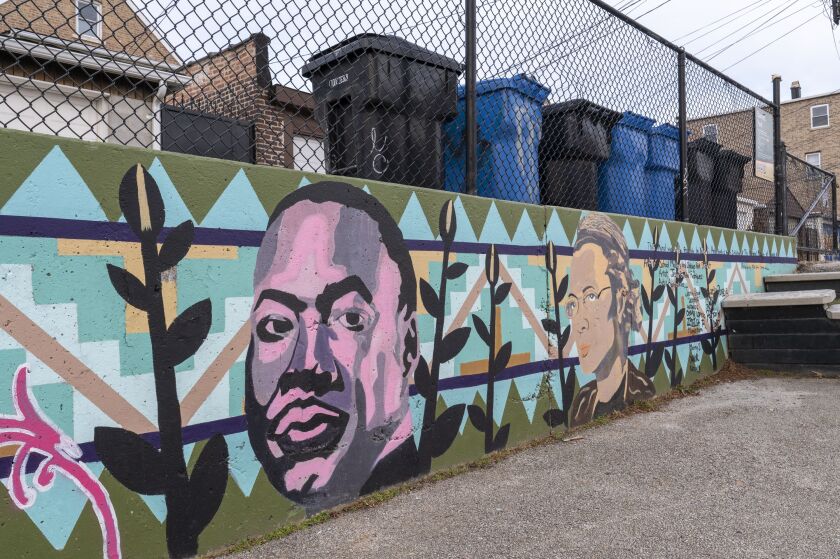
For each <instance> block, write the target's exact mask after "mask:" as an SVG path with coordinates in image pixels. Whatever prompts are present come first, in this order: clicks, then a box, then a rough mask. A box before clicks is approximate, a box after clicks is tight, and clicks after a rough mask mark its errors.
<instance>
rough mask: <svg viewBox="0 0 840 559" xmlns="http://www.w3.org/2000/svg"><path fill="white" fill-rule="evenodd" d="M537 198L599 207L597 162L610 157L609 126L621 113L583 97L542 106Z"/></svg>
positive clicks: (551, 202)
mask: <svg viewBox="0 0 840 559" xmlns="http://www.w3.org/2000/svg"><path fill="white" fill-rule="evenodd" d="M542 112H543V137H542V141H541V142H540V155H539V160H540V162H539V164H540V201H541V202H542V203H543V204H551V205H555V206H565V207H567V208H579V209H583V210H597V209H598V166H599V165H600V164H601V163H603V162H604V161H606V160H607V159H609V157H610V142H611V133H612V128H613V126H614V125H615V123H616V122H618V121H619V120H620V119H621V116H622V115H621V113H618V112H616V111H612V110H610V109H607V108H606V107H602V106H600V105H596V104H595V103H593V102H591V101H588V100H586V99H573V100H571V101H565V102H563V103H555V104H553V105H547V106H545V107H543V110H542Z"/></svg>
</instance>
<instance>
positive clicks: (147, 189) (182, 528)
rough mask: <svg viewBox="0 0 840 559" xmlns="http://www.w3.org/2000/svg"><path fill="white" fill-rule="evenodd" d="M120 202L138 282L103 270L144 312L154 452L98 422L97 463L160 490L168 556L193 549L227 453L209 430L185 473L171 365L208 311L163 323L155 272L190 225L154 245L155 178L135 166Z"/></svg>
mask: <svg viewBox="0 0 840 559" xmlns="http://www.w3.org/2000/svg"><path fill="white" fill-rule="evenodd" d="M120 207H121V209H122V211H123V215H124V216H125V219H126V221H127V222H128V224H129V225H130V226H131V228H132V230H133V231H134V233H135V234H136V235H137V237H138V238H139V240H140V251H141V255H142V259H143V269H144V280H145V281H143V282H141V281H140V280H139V279H138V278H137V277H135V276H134V275H132V274H131V273H129V272H128V271H126V270H124V269H122V268H118V267H116V266H112V265H109V266H108V275H109V276H110V278H111V283H112V285H113V286H114V289H115V290H116V291H117V293H119V295H120V296H121V297H122V298H123V299H125V301H126V302H127V303H128V304H130V305H132V306H133V307H135V308H137V309H139V310H141V311H144V312H145V313H146V316H147V323H148V327H149V336H150V338H151V346H152V362H153V368H154V380H155V396H156V399H157V410H158V429H159V431H160V450H158V449H156V448H155V447H154V446H152V445H151V444H149V443H148V442H147V441H146V440H145V439H143V438H142V437H140V435H139V434H137V433H132V432H130V431H127V430H124V429H119V428H110V427H97V428H96V430H95V433H94V442H95V445H96V451H97V454H98V455H99V457H100V459H101V460H102V462H103V464H104V465H105V467H106V468H107V469H108V471H110V472H111V474H113V475H114V477H115V478H116V479H117V480H118V481H119V482H120V483H122V484H123V485H125V486H126V487H127V488H129V489H130V490H132V491H135V492H137V493H141V494H144V495H164V496H165V499H166V511H167V512H166V540H167V546H168V550H169V555H170V556H171V557H191V556H193V555H195V554H196V553H197V551H198V535H199V534H200V533H201V531H202V530H203V529H204V528H205V527H206V526H207V524H208V523H209V522H210V520H212V518H213V516H214V515H215V514H216V511H217V510H218V508H219V505H220V504H221V500H222V497H223V496H224V492H225V488H226V485H227V475H228V470H227V460H228V453H227V444H226V443H225V440H224V438H223V437H222V436H221V435H219V434H217V435H214V436H213V437H212V438H210V440H209V441H208V442H207V444H206V445H205V447H204V449H203V450H202V452H201V454H200V455H199V457H198V460H197V462H196V465H195V468H194V469H193V472H192V476H190V475H189V474H188V472H187V465H186V461H185V460H184V450H183V438H182V432H181V406H180V403H179V401H178V392H177V388H176V382H175V380H176V379H175V367H176V366H177V365H178V364H179V363H181V362H183V361H184V360H186V359H188V358H189V357H192V356H193V355H195V353H196V352H197V351H198V349H199V347H200V346H201V344H202V343H203V342H204V340H205V339H206V338H207V333H208V332H209V330H210V321H211V316H212V309H211V305H210V300H209V299H205V300H203V301H200V302H198V303H196V304H195V305H193V306H191V307H189V308H188V309H186V310H185V311H184V312H182V313H181V314H180V315H179V316H178V317H176V318H175V320H173V321H172V324H170V325H167V321H166V315H165V310H164V309H165V307H164V300H163V286H162V278H161V276H162V273H163V272H164V271H165V270H168V269H170V268H173V267H174V266H176V265H177V264H178V262H180V261H181V260H182V259H183V258H184V257H185V256H186V254H187V252H188V251H189V248H190V246H191V245H192V240H193V232H194V230H193V224H192V222H191V221H186V222H184V223H182V224H181V225H179V226H178V227H176V228H175V229H173V230H172V231H171V232H170V233H169V235H168V236H167V238H166V239H165V241H164V242H163V244H162V246H161V248H160V250H159V249H158V236H159V234H160V232H161V230H162V228H163V223H164V218H165V209H164V206H163V200H162V198H161V195H160V191H159V190H158V187H157V184H156V183H155V181H154V179H153V178H152V177H151V176H150V175H149V174H148V172H147V171H146V170H145V169H143V167H141V166H140V165H138V166H137V167H136V168H134V169H131V170H130V171H129V172H128V173H126V175H125V177H124V178H123V180H122V183H121V184H120Z"/></svg>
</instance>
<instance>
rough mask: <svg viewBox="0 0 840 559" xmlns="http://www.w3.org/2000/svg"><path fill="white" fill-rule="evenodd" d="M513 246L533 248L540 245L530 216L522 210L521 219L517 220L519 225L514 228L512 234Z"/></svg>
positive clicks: (540, 242)
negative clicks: (514, 230)
mask: <svg viewBox="0 0 840 559" xmlns="http://www.w3.org/2000/svg"><path fill="white" fill-rule="evenodd" d="M512 242H513V244H515V245H519V246H534V245H541V244H542V241H541V240H540V238H539V237H537V232H536V231H535V230H534V222H533V221H531V216H530V215H528V212H527V211H526V210H522V217H520V218H519V225H517V226H516V232H515V233H514V234H513V239H512Z"/></svg>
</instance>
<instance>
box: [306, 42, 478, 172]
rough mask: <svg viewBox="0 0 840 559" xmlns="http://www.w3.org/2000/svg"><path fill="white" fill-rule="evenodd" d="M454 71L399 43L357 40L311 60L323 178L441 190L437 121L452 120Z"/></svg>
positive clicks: (441, 59)
mask: <svg viewBox="0 0 840 559" xmlns="http://www.w3.org/2000/svg"><path fill="white" fill-rule="evenodd" d="M460 71H461V65H460V64H459V63H458V62H456V61H455V60H452V59H450V58H447V57H445V56H442V55H440V54H437V53H435V52H432V51H429V50H426V49H424V48H421V47H419V46H417V45H415V44H413V43H410V42H408V41H406V40H404V39H400V38H398V37H392V36H387V35H374V34H364V35H358V36H356V37H352V38H350V39H347V40H345V41H342V42H340V43H338V44H336V45H334V46H332V47H330V48H328V49H326V50H324V51H322V52H320V53H318V54H316V55H315V56H313V57H312V58H311V59H310V60H309V62H308V63H307V64H306V65H305V66H304V67H303V68H302V69H301V74H302V75H303V76H304V77H306V78H309V79H310V80H311V81H312V93H313V96H314V97H315V117H316V118H317V119H318V122H319V124H320V125H321V127H322V128H323V129H324V130H325V132H326V142H325V144H326V145H325V148H326V159H327V172H329V173H333V174H337V175H346V176H354V177H361V178H369V179H375V180H382V181H388V182H397V183H403V184H410V185H414V186H425V187H428V188H442V187H443V153H442V145H443V135H442V133H441V126H442V124H443V122H444V121H446V120H447V119H450V118H452V117H454V116H455V104H456V101H457V96H456V90H457V84H458V74H459V73H460Z"/></svg>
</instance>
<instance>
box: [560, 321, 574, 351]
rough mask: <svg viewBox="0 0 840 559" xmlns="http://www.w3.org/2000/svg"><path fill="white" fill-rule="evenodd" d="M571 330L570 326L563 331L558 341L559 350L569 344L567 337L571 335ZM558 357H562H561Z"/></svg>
mask: <svg viewBox="0 0 840 559" xmlns="http://www.w3.org/2000/svg"><path fill="white" fill-rule="evenodd" d="M571 329H572V327H571V326H566V328H564V329H563V335H562V336H560V338H561V339H560V347H561V348H563V347H566V344H567V343H569V335H570V334H571ZM560 357H562V355H561V356H560Z"/></svg>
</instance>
